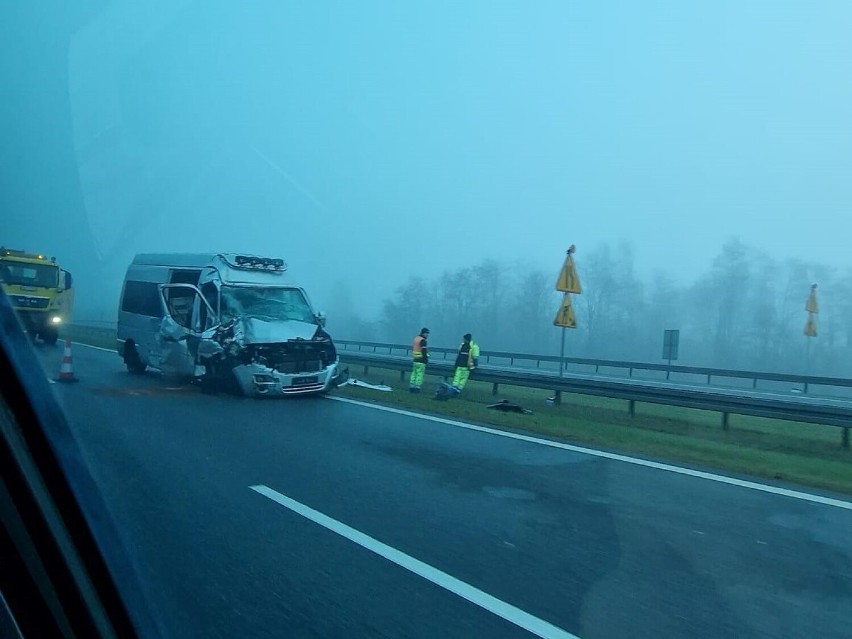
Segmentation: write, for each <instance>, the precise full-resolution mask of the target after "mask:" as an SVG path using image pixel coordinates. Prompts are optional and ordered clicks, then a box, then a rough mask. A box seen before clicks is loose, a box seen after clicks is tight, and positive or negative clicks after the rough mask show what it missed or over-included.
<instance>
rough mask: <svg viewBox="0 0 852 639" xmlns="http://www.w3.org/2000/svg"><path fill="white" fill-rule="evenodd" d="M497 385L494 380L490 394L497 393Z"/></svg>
mask: <svg viewBox="0 0 852 639" xmlns="http://www.w3.org/2000/svg"><path fill="white" fill-rule="evenodd" d="M497 386H498V384H497V382H494V383H493V384H492V385H491V394H492V395H496V394H497Z"/></svg>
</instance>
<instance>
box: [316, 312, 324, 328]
mask: <svg viewBox="0 0 852 639" xmlns="http://www.w3.org/2000/svg"><path fill="white" fill-rule="evenodd" d="M316 318H317V324H319V325H320V326H322V327H323V328H325V322H326V317H325V313H323V312H322V311H318V312H317V314H316Z"/></svg>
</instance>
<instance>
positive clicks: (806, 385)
mask: <svg viewBox="0 0 852 639" xmlns="http://www.w3.org/2000/svg"><path fill="white" fill-rule="evenodd" d="M807 394H808V382H807V381H806V382H805V395H807Z"/></svg>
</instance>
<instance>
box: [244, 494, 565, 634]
mask: <svg viewBox="0 0 852 639" xmlns="http://www.w3.org/2000/svg"><path fill="white" fill-rule="evenodd" d="M249 488H251V489H252V490H253V491H255V492H257V493H260V494H261V495H263V496H264V497H268V498H269V499H271V500H272V501H274V502H276V503H278V504H280V505H282V506H284V507H285V508H288V509H290V510H292V511H293V512H294V513H296V514H299V515H301V516H302V517H305V518H306V519H310V520H311V521H313V522H314V523H316V524H319V525H320V526H322V527H323V528H327V529H328V530H330V531H332V532H334V533H337V534H338V535H340V536H341V537H345V538H346V539H348V540H349V541H353V542H355V543H356V544H358V545H359V546H362V547H363V548H366V549H367V550H369V551H371V552H374V553H376V554H377V555H379V556H380V557H384V558H385V559H387V560H388V561H392V562H393V563H395V564H397V565H398V566H401V567H402V568H405V569H406V570H410V571H411V572H413V573H414V574H416V575H419V576H420V577H423V578H424V579H428V580H429V581H431V582H432V583H433V584H435V585H437V586H440V587H441V588H444V589H445V590H449V591H450V592H452V593H454V594H456V595H458V596H459V597H462V598H464V599H467V600H468V601H469V602H471V603H473V604H475V605H477V606H479V607H480V608H484V609H485V610H487V611H488V612H491V613H493V614H495V615H497V616H498V617H502V618H503V619H505V620H506V621H508V622H510V623H513V624H515V625H516V626H518V627H519V628H523V629H524V630H527V631H529V632H531V633H532V634H534V635H536V636H538V637H543V638H545V639H580V638H579V637H577V636H576V635H572V634H571V633H570V632H566V631H565V630H562V629H561V628H558V627H556V626H554V625H553V624H551V623H548V622H546V621H544V620H543V619H539V618H538V617H535V616H533V615H531V614H529V613H528V612H524V611H523V610H521V609H520V608H517V607H515V606H513V605H512V604H508V603H506V602H505V601H502V600H500V599H497V598H496V597H493V596H492V595H489V594H488V593H486V592H483V591H482V590H479V589H478V588H475V587H473V586H471V585H470V584H468V583H465V582H464V581H461V580H459V579H456V578H455V577H453V576H452V575H448V574H447V573H445V572H443V571H441V570H438V569H437V568H435V567H433V566H430V565H429V564H426V563H423V562H422V561H420V560H419V559H415V558H414V557H412V556H410V555H406V554H405V553H404V552H402V551H400V550H397V549H396V548H393V547H391V546H388V545H387V544H383V543H382V542H380V541H378V540H377V539H373V538H372V537H370V536H369V535H366V534H364V533H362V532H361V531H359V530H355V529H354V528H351V527H350V526H347V525H346V524H344V523H341V522H339V521H337V520H336V519H332V518H331V517H329V516H328V515H324V514H323V513H321V512H319V511H317V510H314V509H313V508H311V507H309V506H305V505H304V504H302V503H299V502H298V501H295V500H294V499H290V498H289V497H287V496H286V495H282V494H281V493H279V492H277V491H274V490H272V489H271V488H269V487H268V486H263V485H259V486H249Z"/></svg>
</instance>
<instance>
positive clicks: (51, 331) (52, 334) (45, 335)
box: [38, 328, 59, 346]
mask: <svg viewBox="0 0 852 639" xmlns="http://www.w3.org/2000/svg"><path fill="white" fill-rule="evenodd" d="M38 336H39V337H41V341H42V342H44V343H45V344H47V345H48V346H53V345H54V344H56V340H58V339H59V331H57V330H56V329H55V328H46V329H44V330H42V331H40V332H39V334H38Z"/></svg>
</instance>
